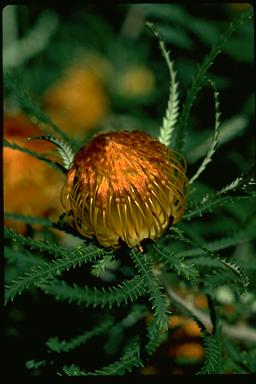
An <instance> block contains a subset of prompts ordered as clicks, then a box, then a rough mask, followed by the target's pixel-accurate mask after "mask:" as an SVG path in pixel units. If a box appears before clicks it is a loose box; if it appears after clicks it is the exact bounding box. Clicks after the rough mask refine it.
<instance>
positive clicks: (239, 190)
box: [183, 169, 256, 220]
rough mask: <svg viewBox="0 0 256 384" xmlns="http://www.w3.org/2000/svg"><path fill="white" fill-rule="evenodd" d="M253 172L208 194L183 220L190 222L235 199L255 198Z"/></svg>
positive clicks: (196, 203)
mask: <svg viewBox="0 0 256 384" xmlns="http://www.w3.org/2000/svg"><path fill="white" fill-rule="evenodd" d="M253 172H254V170H253V169H249V170H248V171H247V172H245V173H243V174H242V175H240V176H239V177H237V178H236V179H235V180H234V181H232V182H231V183H230V184H228V185H227V186H225V187H224V188H222V189H221V190H220V191H217V192H216V193H207V194H206V195H205V196H204V197H203V198H202V199H200V201H195V202H193V203H192V204H191V206H190V207H189V208H188V209H187V212H186V214H185V215H184V216H183V220H184V219H185V220H190V219H191V218H192V217H196V216H202V214H203V213H205V212H209V211H210V212H211V211H212V210H213V209H214V208H217V207H219V206H222V205H224V204H226V203H228V202H232V201H233V200H234V198H236V199H239V198H240V199H241V198H250V197H255V196H256V192H255V177H254V175H253Z"/></svg>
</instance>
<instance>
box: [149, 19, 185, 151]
mask: <svg viewBox="0 0 256 384" xmlns="http://www.w3.org/2000/svg"><path fill="white" fill-rule="evenodd" d="M146 25H147V26H148V27H149V28H150V29H151V31H152V32H153V33H154V35H155V36H156V38H157V39H158V43H159V47H160V50H161V53H162V55H163V57H164V59H165V61H166V64H167V67H168V70H169V74H170V87H169V100H168V104H167V109H166V111H165V116H164V118H163V122H162V126H161V128H160V134H159V138H158V139H159V141H160V143H162V144H165V145H166V146H167V147H168V146H169V145H170V144H171V140H172V136H173V132H174V128H175V124H176V122H177V119H178V112H179V108H178V105H179V93H178V82H177V81H176V72H175V71H174V64H173V61H171V60H170V52H169V51H167V50H166V47H165V43H164V42H163V40H162V39H160V36H159V32H158V31H157V30H156V28H155V26H154V24H153V23H150V22H147V23H146Z"/></svg>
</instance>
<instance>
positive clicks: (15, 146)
mask: <svg viewBox="0 0 256 384" xmlns="http://www.w3.org/2000/svg"><path fill="white" fill-rule="evenodd" d="M3 144H4V146H5V147H8V148H12V149H15V150H18V151H21V152H24V153H26V154H28V155H30V156H32V157H35V158H36V159H38V160H41V161H43V162H45V163H46V164H47V165H49V166H50V167H51V168H53V169H57V170H58V171H60V172H62V173H63V171H64V170H63V167H62V165H60V164H59V163H57V162H55V161H52V160H49V159H47V158H46V157H45V156H44V155H43V154H40V153H37V152H35V151H31V150H30V149H27V148H25V147H22V146H20V145H18V144H16V143H10V142H9V141H8V140H6V139H4V140H3Z"/></svg>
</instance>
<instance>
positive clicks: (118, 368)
mask: <svg viewBox="0 0 256 384" xmlns="http://www.w3.org/2000/svg"><path fill="white" fill-rule="evenodd" d="M142 365H143V364H142V361H141V359H140V343H139V341H138V340H137V338H135V340H134V339H133V340H132V341H131V342H130V344H129V346H128V347H127V349H126V351H125V352H124V354H123V356H122V357H121V358H120V359H119V360H117V361H116V362H114V363H112V364H109V365H107V366H105V367H103V368H101V369H97V370H95V371H93V372H86V371H84V370H82V369H81V368H79V367H78V366H76V365H75V364H72V365H70V366H67V365H65V366H64V367H63V372H64V373H65V374H66V375H67V376H116V375H124V374H125V373H126V372H130V371H131V370H132V368H134V367H142Z"/></svg>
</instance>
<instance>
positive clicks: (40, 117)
mask: <svg viewBox="0 0 256 384" xmlns="http://www.w3.org/2000/svg"><path fill="white" fill-rule="evenodd" d="M3 80H4V82H3V83H4V87H5V89H6V90H7V91H11V92H12V93H13V95H14V96H15V97H16V98H17V100H18V102H19V104H20V106H21V108H22V109H23V110H24V111H25V112H26V113H27V114H28V116H29V117H31V119H32V120H33V121H34V122H36V123H37V124H38V125H39V128H40V129H41V130H42V131H44V132H46V133H47V134H49V133H50V132H49V129H48V127H51V128H52V129H53V131H54V132H55V133H56V134H57V135H59V136H60V137H61V138H62V139H63V140H64V141H66V142H67V143H69V144H70V145H72V146H74V147H77V143H76V142H75V141H74V139H72V138H71V137H69V135H68V134H67V133H65V132H64V131H62V130H61V129H60V128H59V127H58V126H57V125H56V124H55V123H54V122H53V121H52V120H51V119H50V117H49V116H48V115H46V114H45V113H44V112H43V111H42V110H41V109H40V108H39V107H38V106H37V105H36V104H35V103H34V102H33V101H32V100H31V98H30V97H29V95H28V94H27V93H26V92H25V91H24V86H23V84H20V83H19V82H18V80H17V79H16V78H15V77H14V76H13V75H10V74H9V73H5V74H4V76H3Z"/></svg>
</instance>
